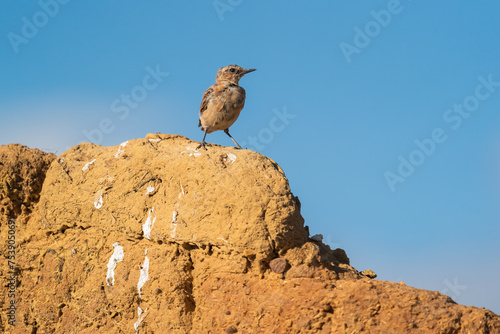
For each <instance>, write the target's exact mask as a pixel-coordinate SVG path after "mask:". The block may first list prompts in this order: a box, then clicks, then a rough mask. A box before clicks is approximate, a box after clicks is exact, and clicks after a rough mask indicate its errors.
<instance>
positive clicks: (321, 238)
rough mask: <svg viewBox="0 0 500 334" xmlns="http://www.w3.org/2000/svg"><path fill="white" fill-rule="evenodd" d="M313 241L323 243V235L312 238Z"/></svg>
mask: <svg viewBox="0 0 500 334" xmlns="http://www.w3.org/2000/svg"><path fill="white" fill-rule="evenodd" d="M311 239H312V240H314V241H318V242H322V241H323V234H315V235H313V236H312V237H311Z"/></svg>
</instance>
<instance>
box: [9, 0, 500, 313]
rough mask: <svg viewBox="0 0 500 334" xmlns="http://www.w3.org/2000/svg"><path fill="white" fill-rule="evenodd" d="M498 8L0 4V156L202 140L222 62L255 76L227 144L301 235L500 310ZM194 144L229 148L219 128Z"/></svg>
mask: <svg viewBox="0 0 500 334" xmlns="http://www.w3.org/2000/svg"><path fill="white" fill-rule="evenodd" d="M499 13H500V3H499V2H498V1H481V2H471V1H451V0H445V1H416V0H414V1H411V0H401V1H395V0H390V1H386V0H384V1H378V0H377V1H374V0H371V1H367V0H365V1H336V2H335V3H334V2H333V1H331V2H327V1H307V2H301V4H299V5H297V4H292V3H291V2H290V1H283V0H281V1H280V0H278V1H260V2H257V1H248V0H220V1H212V0H210V1H168V2H167V1H165V2H159V1H143V2H139V1H133V2H132V1H116V0H113V1H95V0H90V1H79V2H77V1H68V0H57V2H56V0H42V1H40V2H37V1H9V2H5V1H4V2H2V4H1V5H0V22H1V24H0V29H1V30H0V36H1V42H0V55H1V62H0V116H1V118H0V119H1V121H0V144H7V143H21V144H24V145H27V146H29V147H35V148H40V149H42V150H45V151H48V152H54V153H57V154H61V153H62V152H64V151H65V150H66V149H68V148H69V147H71V146H73V145H76V144H79V143H80V142H82V141H86V142H88V141H92V142H94V143H97V144H102V145H118V144H120V143H121V142H123V141H125V140H128V139H132V138H142V137H144V136H145V135H146V134H147V133H149V132H162V133H173V134H181V135H184V136H187V137H189V138H191V139H195V140H201V138H202V136H203V133H202V132H201V131H200V129H199V128H198V127H197V125H198V110H199V106H200V102H201V96H202V94H203V92H204V91H205V89H206V88H208V86H210V85H211V84H212V83H214V79H215V74H216V71H217V69H218V68H219V67H221V66H225V65H229V64H238V65H241V66H243V67H245V68H256V69H257V71H256V72H252V73H250V74H248V75H247V76H245V77H244V78H243V79H242V80H241V81H240V84H241V85H242V86H243V87H244V88H245V89H246V91H247V100H246V106H245V108H244V110H243V112H242V114H241V116H240V118H239V120H238V121H237V122H236V123H235V124H234V126H233V127H231V134H232V135H233V136H234V137H235V139H236V140H237V141H239V142H240V144H242V146H245V147H248V148H252V149H254V150H257V151H258V152H260V153H262V154H265V155H267V156H269V157H270V158H272V159H273V160H275V161H276V162H278V163H279V164H280V165H281V167H282V168H283V169H284V171H285V173H286V175H287V177H288V178H289V180H290V185H291V188H292V191H293V192H294V194H295V195H297V196H299V198H300V200H301V202H302V214H303V216H304V218H305V220H306V224H307V225H309V227H310V230H311V233H312V234H316V233H321V234H323V236H324V241H325V242H326V243H329V244H330V245H331V246H332V247H341V248H343V249H345V250H346V251H347V254H348V256H349V257H350V259H351V264H352V265H353V266H355V267H356V268H357V269H359V270H364V269H372V270H373V271H375V272H376V273H377V274H378V275H379V276H378V279H381V280H389V281H396V282H400V281H404V282H405V283H406V284H407V285H411V286H414V287H418V288H423V289H430V290H437V291H440V292H443V293H446V294H448V295H449V296H451V297H452V298H453V299H454V300H455V301H457V302H458V303H461V304H466V305H474V306H478V307H486V308H489V309H491V310H493V311H494V312H496V313H500V287H499V277H500V243H499V239H500V225H499V220H500V21H499V19H498V15H499ZM207 141H208V142H213V143H217V144H221V145H228V146H232V145H233V143H232V142H231V141H230V139H229V138H228V137H227V136H226V135H225V134H224V133H223V132H221V131H219V132H217V133H213V134H210V135H208V136H207Z"/></svg>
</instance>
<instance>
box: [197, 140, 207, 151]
mask: <svg viewBox="0 0 500 334" xmlns="http://www.w3.org/2000/svg"><path fill="white" fill-rule="evenodd" d="M200 147H203V149H204V150H205V151H206V150H207V148H206V147H205V142H202V143H201V144H200V145H198V147H197V148H196V150H197V151H198V150H199V149H200Z"/></svg>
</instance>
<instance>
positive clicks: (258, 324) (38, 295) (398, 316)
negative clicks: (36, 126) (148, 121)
mask: <svg viewBox="0 0 500 334" xmlns="http://www.w3.org/2000/svg"><path fill="white" fill-rule="evenodd" d="M197 145H198V143H197V142H193V141H190V140H188V139H187V138H185V137H181V136H175V135H160V134H151V135H148V136H147V137H146V138H145V139H135V140H130V141H128V142H126V143H122V144H121V145H119V146H114V147H102V146H97V145H93V144H86V143H84V144H81V145H78V146H75V147H73V148H71V149H69V150H68V151H66V152H65V153H63V154H62V155H61V156H59V157H58V158H57V159H54V157H53V156H44V155H43V154H42V156H43V158H42V160H43V159H46V160H47V161H50V160H52V159H54V160H53V161H52V164H51V165H50V169H49V170H48V172H47V173H46V178H45V181H44V183H43V189H42V191H41V193H40V194H39V199H38V192H37V191H36V189H38V188H36V187H35V188H33V187H32V189H31V190H30V191H31V193H32V196H31V198H32V200H31V202H27V203H28V204H23V205H24V207H25V209H22V208H21V207H20V205H21V204H22V203H24V202H23V201H21V200H17V199H15V197H14V195H13V193H12V192H9V193H8V194H7V195H6V197H5V198H4V199H3V202H2V204H4V203H14V204H12V205H11V206H8V205H7V206H5V205H3V206H2V209H3V210H4V211H2V212H4V213H5V214H6V215H8V216H9V217H8V218H4V219H3V220H2V230H1V231H2V237H3V236H4V235H6V228H5V225H6V219H9V218H10V219H12V220H14V221H15V223H16V226H17V229H16V244H17V249H16V252H17V253H16V267H17V269H16V277H17V283H16V292H15V293H16V297H15V299H16V300H15V302H16V307H17V308H16V325H15V326H11V325H9V323H8V319H7V317H6V314H5V313H3V314H1V315H0V332H12V333H96V332H103V333H125V332H126V333H130V332H134V331H135V332H138V333H257V332H261V333H358V332H366V333H406V332H409V333H410V332H411V333H497V332H500V318H499V317H498V316H497V315H495V314H493V313H492V312H490V311H488V310H485V309H478V308H474V307H465V306H461V305H457V304H455V303H454V302H453V301H452V300H451V299H450V298H449V297H447V296H444V295H442V294H440V293H438V292H431V291H425V290H419V289H415V288H411V287H407V286H405V285H402V284H396V283H391V282H384V281H378V280H374V279H371V278H370V277H374V276H375V274H374V273H373V272H372V271H364V272H362V273H360V272H358V271H357V270H356V269H355V268H353V267H351V266H350V265H349V259H348V258H347V256H346V254H345V252H344V251H342V250H340V249H336V250H331V249H330V248H329V247H328V246H327V245H324V244H323V243H322V242H321V241H320V239H318V238H310V237H309V233H308V230H307V227H304V221H303V218H302V216H301V215H300V202H299V200H298V199H297V198H296V197H294V196H293V195H292V193H291V191H290V188H289V185H288V181H287V179H286V177H285V175H284V173H283V171H282V170H281V168H280V167H279V166H278V165H277V164H276V163H275V162H274V161H272V160H271V159H269V158H266V157H264V156H262V155H260V154H258V153H256V152H252V151H249V150H236V149H234V148H228V147H220V146H217V145H211V146H210V147H208V151H203V150H200V151H196V149H195V148H196V146H197ZM23 149H24V150H27V149H26V148H23ZM28 151H30V150H28ZM0 152H2V151H0ZM30 152H31V151H30ZM0 156H1V157H2V160H1V161H0V163H4V161H3V160H5V159H6V158H5V157H6V156H5V155H0ZM7 156H9V157H8V159H12V160H16V158H15V156H12V155H7ZM44 161H45V160H44ZM30 163H32V162H30ZM0 166H1V165H0ZM4 166H5V165H4ZM15 166H18V167H19V168H21V169H19V171H16V172H15V173H22V172H21V170H22V167H21V165H20V164H19V163H17V164H16V165H15ZM41 171H42V172H43V171H44V170H43V168H42V169H41ZM35 174H36V173H35ZM0 175H2V174H0ZM9 184H10V183H9ZM28 186H29V183H22V187H21V188H22V189H25V188H24V187H28ZM26 189H28V188H26ZM22 191H24V190H22ZM22 191H21V192H22ZM11 197H12V199H11ZM23 198H24V197H23ZM36 202H37V204H36V205H35V206H33V204H34V203H36ZM20 203H21V204H20ZM33 208H34V209H33ZM23 210H24V211H23ZM31 210H33V212H31ZM28 216H29V219H28V220H26V219H20V218H23V217H28ZM12 220H11V221H12ZM2 240H4V239H2ZM4 262H5V261H4ZM0 268H2V272H1V273H2V275H6V273H7V272H8V268H6V266H5V265H4V264H2V267H0ZM9 302H10V299H9V297H8V296H6V295H5V294H4V295H0V303H3V305H4V306H5V305H8V303H9Z"/></svg>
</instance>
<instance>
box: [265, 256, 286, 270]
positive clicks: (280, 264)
mask: <svg viewBox="0 0 500 334" xmlns="http://www.w3.org/2000/svg"><path fill="white" fill-rule="evenodd" d="M287 264H288V262H287V261H286V259H284V258H282V257H278V258H276V259H274V260H271V262H269V267H271V270H272V271H274V272H275V273H277V274H282V273H284V272H285V270H286V266H287Z"/></svg>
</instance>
